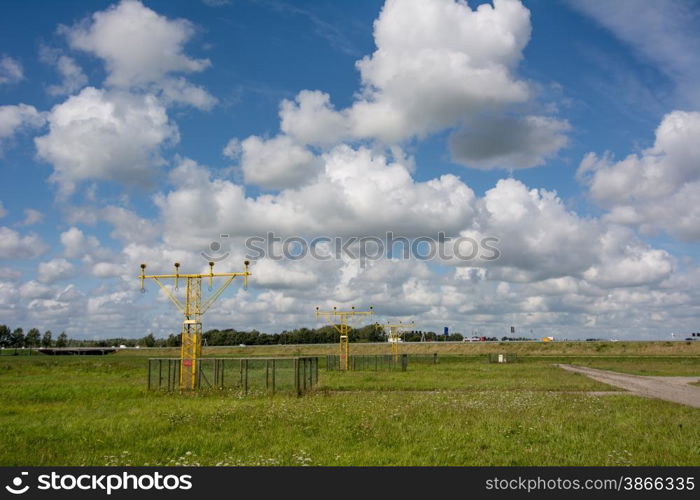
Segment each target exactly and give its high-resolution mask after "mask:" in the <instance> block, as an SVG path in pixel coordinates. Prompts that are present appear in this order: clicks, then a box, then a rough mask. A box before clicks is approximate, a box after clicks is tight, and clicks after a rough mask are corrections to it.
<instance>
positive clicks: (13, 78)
mask: <svg viewBox="0 0 700 500" xmlns="http://www.w3.org/2000/svg"><path fill="white" fill-rule="evenodd" d="M23 79H24V71H23V70H22V65H21V64H20V63H19V61H17V60H16V59H13V58H11V57H10V56H7V55H3V56H2V57H0V85H2V84H10V83H17V82H19V81H22V80H23Z"/></svg>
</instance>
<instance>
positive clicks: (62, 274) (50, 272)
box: [37, 258, 75, 284]
mask: <svg viewBox="0 0 700 500" xmlns="http://www.w3.org/2000/svg"><path fill="white" fill-rule="evenodd" d="M74 271H75V268H74V266H73V264H71V263H70V262H68V261H67V260H66V259H63V258H58V259H52V260H49V261H47V262H40V263H39V266H38V267H37V280H39V281H40V282H41V283H47V284H51V283H55V282H57V281H60V280H63V279H66V278H69V277H70V276H72V275H73V272H74Z"/></svg>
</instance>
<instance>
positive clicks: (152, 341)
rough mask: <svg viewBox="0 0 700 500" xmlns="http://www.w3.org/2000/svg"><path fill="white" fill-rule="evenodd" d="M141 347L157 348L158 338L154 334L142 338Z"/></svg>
mask: <svg viewBox="0 0 700 500" xmlns="http://www.w3.org/2000/svg"><path fill="white" fill-rule="evenodd" d="M139 345H142V346H145V347H155V345H156V338H155V337H154V336H153V334H152V333H149V334H148V335H146V336H145V337H144V338H142V339H141V340H140V341H139Z"/></svg>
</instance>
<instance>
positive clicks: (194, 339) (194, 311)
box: [139, 260, 251, 389]
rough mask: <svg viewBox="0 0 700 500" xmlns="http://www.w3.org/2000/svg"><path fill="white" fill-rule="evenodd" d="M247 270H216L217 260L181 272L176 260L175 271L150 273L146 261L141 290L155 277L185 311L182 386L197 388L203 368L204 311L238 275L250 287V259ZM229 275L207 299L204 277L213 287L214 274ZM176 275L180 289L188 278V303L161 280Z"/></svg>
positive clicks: (186, 298)
mask: <svg viewBox="0 0 700 500" xmlns="http://www.w3.org/2000/svg"><path fill="white" fill-rule="evenodd" d="M243 265H244V271H243V272H238V273H215V272H214V263H213V262H209V273H207V274H180V263H179V262H176V263H175V274H150V275H147V274H146V264H141V275H140V276H139V279H140V280H141V291H142V292H145V291H146V289H145V281H146V279H152V280H153V281H155V282H156V283H157V284H158V286H159V287H160V288H161V289H162V290H163V291H164V292H165V294H166V295H167V296H168V298H169V299H170V301H171V302H172V303H173V304H175V307H177V309H178V311H180V312H181V313H182V314H183V315H184V321H183V323H182V342H181V343H180V345H181V347H180V389H196V388H197V386H198V384H197V374H198V370H199V358H200V357H201V353H202V319H201V317H202V315H203V314H204V313H205V312H207V311H208V310H209V308H210V307H211V306H212V305H213V304H214V302H216V299H218V298H219V296H220V295H221V294H222V293H224V290H226V288H228V286H229V285H230V284H231V282H232V281H233V279H234V278H235V277H236V276H242V277H243V286H244V288H247V287H248V276H250V274H251V273H250V272H249V271H248V266H249V265H250V262H249V261H247V260H246V261H245V262H244V264H243ZM220 277H223V278H228V279H227V280H226V281H224V283H223V284H222V285H221V286H220V287H219V288H217V289H216V291H214V293H212V294H211V295H210V296H209V297H208V298H207V299H205V300H204V301H202V278H209V289H211V288H212V285H213V282H214V278H220ZM167 279H173V280H174V284H175V290H177V289H178V285H179V281H180V279H184V280H185V281H186V289H185V303H184V304H183V303H182V301H181V300H180V299H179V298H178V297H177V296H176V295H175V294H174V293H173V292H172V291H171V290H170V288H168V287H167V286H165V284H163V282H162V281H161V280H167Z"/></svg>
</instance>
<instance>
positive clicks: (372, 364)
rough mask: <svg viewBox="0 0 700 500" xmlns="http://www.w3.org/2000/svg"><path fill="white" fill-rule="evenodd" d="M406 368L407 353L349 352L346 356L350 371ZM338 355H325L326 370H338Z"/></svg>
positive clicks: (402, 369)
mask: <svg viewBox="0 0 700 500" xmlns="http://www.w3.org/2000/svg"><path fill="white" fill-rule="evenodd" d="M407 368H408V354H401V355H399V356H398V357H396V356H393V355H391V354H362V355H358V354H351V355H350V357H349V358H348V369H349V370H350V371H390V370H400V371H402V372H405V371H406V369H407ZM340 369H341V367H340V356H338V355H328V356H326V370H329V371H336V370H340Z"/></svg>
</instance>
